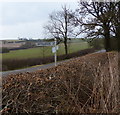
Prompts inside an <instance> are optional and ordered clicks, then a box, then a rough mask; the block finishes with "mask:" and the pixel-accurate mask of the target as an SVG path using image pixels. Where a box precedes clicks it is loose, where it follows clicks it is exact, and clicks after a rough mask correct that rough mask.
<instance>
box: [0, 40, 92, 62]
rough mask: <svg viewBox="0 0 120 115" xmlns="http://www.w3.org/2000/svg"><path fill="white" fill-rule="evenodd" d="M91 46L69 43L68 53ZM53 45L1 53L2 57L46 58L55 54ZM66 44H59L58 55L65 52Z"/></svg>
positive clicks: (85, 43)
mask: <svg viewBox="0 0 120 115" xmlns="http://www.w3.org/2000/svg"><path fill="white" fill-rule="evenodd" d="M87 48H90V47H89V45H88V43H87V42H78V43H75V42H73V43H69V44H68V53H73V52H77V51H79V50H82V49H87ZM51 49H52V47H37V48H31V49H24V50H16V51H10V52H9V53H4V54H0V57H1V55H2V59H3V60H6V59H28V58H39V57H40V58H44V57H48V56H52V55H54V54H53V53H52V50H51ZM64 53H65V51H64V45H63V44H60V45H59V50H58V52H57V54H58V55H62V54H64Z"/></svg>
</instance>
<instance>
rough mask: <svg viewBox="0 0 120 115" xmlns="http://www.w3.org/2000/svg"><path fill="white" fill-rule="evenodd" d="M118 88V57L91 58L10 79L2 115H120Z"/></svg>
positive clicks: (100, 56) (94, 55) (95, 56)
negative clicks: (119, 113) (9, 114)
mask: <svg viewBox="0 0 120 115" xmlns="http://www.w3.org/2000/svg"><path fill="white" fill-rule="evenodd" d="M119 88H120V85H119V76H118V53H116V52H109V53H99V54H89V55H86V56H83V57H79V58H75V59H70V61H68V62H65V63H64V64H61V65H58V66H57V67H53V68H49V69H45V70H39V71H36V72H31V73H28V72H27V73H19V74H16V75H9V76H8V77H7V78H6V79H4V80H3V110H2V112H3V111H5V112H7V111H9V112H12V113H14V112H17V113H19V112H22V113H41V114H50V113H118V112H119V108H120V105H119V97H120V96H119V94H120V90H119ZM7 105H8V106H7ZM6 106H7V107H6ZM5 107H6V108H7V109H6V108H5Z"/></svg>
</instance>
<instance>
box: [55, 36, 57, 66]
mask: <svg viewBox="0 0 120 115" xmlns="http://www.w3.org/2000/svg"><path fill="white" fill-rule="evenodd" d="M56 44H57V40H56V38H55V66H57V48H56Z"/></svg>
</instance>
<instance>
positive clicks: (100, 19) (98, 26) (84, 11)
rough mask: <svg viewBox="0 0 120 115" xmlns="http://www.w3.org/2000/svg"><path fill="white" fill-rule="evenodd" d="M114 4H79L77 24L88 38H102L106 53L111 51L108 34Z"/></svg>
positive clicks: (109, 32)
mask: <svg viewBox="0 0 120 115" xmlns="http://www.w3.org/2000/svg"><path fill="white" fill-rule="evenodd" d="M115 7H116V3H113V2H79V8H78V9H77V12H78V14H79V15H78V17H77V18H76V20H77V23H79V25H81V26H83V30H84V32H85V33H87V36H88V37H98V36H101V35H102V36H104V38H105V49H106V51H110V50H111V45H110V36H111V35H110V34H111V28H112V20H113V18H114V16H115V15H114V13H115V12H114V11H115Z"/></svg>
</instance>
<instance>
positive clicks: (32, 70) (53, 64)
mask: <svg viewBox="0 0 120 115" xmlns="http://www.w3.org/2000/svg"><path fill="white" fill-rule="evenodd" d="M101 52H105V50H100V51H97V52H94V53H101ZM66 61H69V59H68V60H63V61H60V62H57V65H59V64H60V63H64V62H66ZM54 66H55V63H50V64H45V65H38V66H34V67H30V68H25V69H18V70H12V71H6V72H0V75H2V77H5V76H7V75H9V74H17V73H24V72H34V71H37V70H40V69H47V68H50V67H54Z"/></svg>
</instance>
